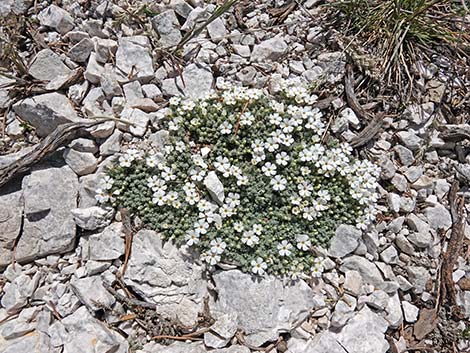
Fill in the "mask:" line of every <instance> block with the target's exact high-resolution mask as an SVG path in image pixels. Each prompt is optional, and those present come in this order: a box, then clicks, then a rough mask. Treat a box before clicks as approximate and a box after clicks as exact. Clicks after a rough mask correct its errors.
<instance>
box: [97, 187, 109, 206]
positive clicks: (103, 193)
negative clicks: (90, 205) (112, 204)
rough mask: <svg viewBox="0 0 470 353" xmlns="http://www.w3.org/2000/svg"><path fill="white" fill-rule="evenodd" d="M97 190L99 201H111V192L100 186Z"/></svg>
mask: <svg viewBox="0 0 470 353" xmlns="http://www.w3.org/2000/svg"><path fill="white" fill-rule="evenodd" d="M95 192H96V195H95V199H96V201H98V202H99V203H106V202H108V201H109V194H108V193H107V192H106V191H105V190H103V189H101V188H98V189H96V191H95Z"/></svg>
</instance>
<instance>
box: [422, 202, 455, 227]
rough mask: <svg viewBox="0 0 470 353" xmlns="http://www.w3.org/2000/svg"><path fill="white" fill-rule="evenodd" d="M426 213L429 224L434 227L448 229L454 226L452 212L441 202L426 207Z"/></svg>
mask: <svg viewBox="0 0 470 353" xmlns="http://www.w3.org/2000/svg"><path fill="white" fill-rule="evenodd" d="M424 215H425V216H426V218H427V220H428V223H429V225H430V226H431V228H433V229H436V230H438V229H444V230H447V229H449V228H450V227H451V226H452V217H451V215H450V212H449V211H448V210H447V208H445V206H443V205H441V204H440V203H438V204H436V205H434V206H433V207H428V208H426V209H425V210H424Z"/></svg>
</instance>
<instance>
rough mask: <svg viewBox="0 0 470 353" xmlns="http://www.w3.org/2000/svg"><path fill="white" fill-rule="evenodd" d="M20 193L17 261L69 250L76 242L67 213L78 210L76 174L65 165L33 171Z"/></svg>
mask: <svg viewBox="0 0 470 353" xmlns="http://www.w3.org/2000/svg"><path fill="white" fill-rule="evenodd" d="M44 167H45V166H43V168H44ZM23 194H24V224H23V232H22V234H21V237H20V239H19V241H18V245H17V248H16V255H15V258H16V260H17V261H18V262H27V261H30V260H33V259H36V258H39V257H42V256H46V255H49V254H57V253H63V252H67V251H70V250H71V249H72V248H73V246H74V242H75V222H74V221H73V217H72V213H71V212H70V211H71V210H72V209H74V208H76V207H77V195H78V179H77V176H76V175H75V173H74V172H73V171H72V170H71V169H70V168H69V167H68V166H63V167H60V168H59V167H46V168H44V169H39V168H38V169H36V170H33V171H32V172H31V175H28V176H26V177H25V178H24V179H23Z"/></svg>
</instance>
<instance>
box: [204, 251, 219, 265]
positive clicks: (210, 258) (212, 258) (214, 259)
mask: <svg viewBox="0 0 470 353" xmlns="http://www.w3.org/2000/svg"><path fill="white" fill-rule="evenodd" d="M205 259H206V261H207V262H208V263H209V264H210V265H212V266H214V265H216V264H217V263H218V262H219V261H220V255H219V254H217V253H214V252H211V253H209V254H207V255H206V257H205Z"/></svg>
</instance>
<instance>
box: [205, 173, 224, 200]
mask: <svg viewBox="0 0 470 353" xmlns="http://www.w3.org/2000/svg"><path fill="white" fill-rule="evenodd" d="M204 185H205V187H206V188H207V190H208V191H209V194H210V195H211V196H212V198H213V199H214V201H215V202H217V203H218V204H219V205H221V204H222V203H223V202H224V199H225V195H224V185H223V184H222V182H221V181H220V180H219V178H218V177H217V174H216V173H215V172H214V171H210V172H209V173H207V175H206V177H205V178H204Z"/></svg>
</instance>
